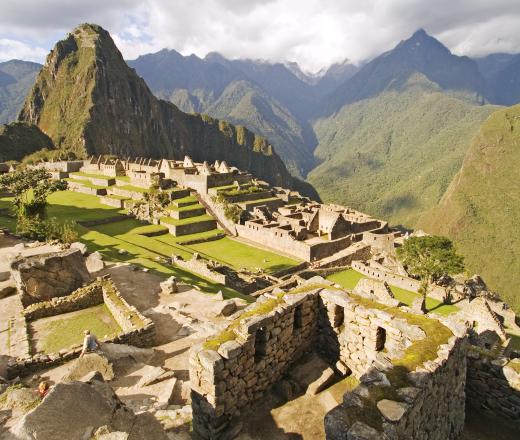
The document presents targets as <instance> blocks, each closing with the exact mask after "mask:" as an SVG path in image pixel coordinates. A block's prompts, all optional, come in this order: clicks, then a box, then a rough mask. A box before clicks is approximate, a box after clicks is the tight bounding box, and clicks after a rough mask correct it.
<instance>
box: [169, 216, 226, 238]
mask: <svg viewBox="0 0 520 440" xmlns="http://www.w3.org/2000/svg"><path fill="white" fill-rule="evenodd" d="M161 224H162V225H163V226H166V227H167V228H168V230H169V231H170V234H172V235H175V236H176V237H179V236H181V235H191V234H198V233H199V232H205V231H210V230H212V229H216V227H217V222H216V221H215V220H214V219H211V220H203V221H200V222H193V223H186V224H181V225H173V224H171V223H161Z"/></svg>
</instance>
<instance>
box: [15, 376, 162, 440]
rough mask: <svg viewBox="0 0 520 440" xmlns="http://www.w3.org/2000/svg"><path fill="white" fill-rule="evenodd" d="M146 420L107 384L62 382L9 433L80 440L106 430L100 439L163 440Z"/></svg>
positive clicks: (27, 438) (29, 438)
mask: <svg viewBox="0 0 520 440" xmlns="http://www.w3.org/2000/svg"><path fill="white" fill-rule="evenodd" d="M148 416H151V415H150V414H148ZM148 416H144V417H142V416H141V415H139V416H136V415H135V414H134V413H133V412H132V411H131V410H129V409H128V408H127V407H125V406H124V405H123V403H122V402H121V401H120V400H119V399H118V397H117V396H116V395H115V393H114V391H113V390H112V389H111V388H110V386H109V385H108V384H106V383H103V382H94V383H92V384H88V383H83V382H61V383H58V384H56V385H55V386H54V387H52V388H51V390H50V392H49V394H48V395H47V396H46V397H45V399H43V401H42V403H41V404H40V405H39V406H38V407H36V408H35V409H34V410H32V411H30V412H29V413H27V414H26V415H25V416H24V417H23V418H22V419H20V421H19V422H18V423H17V424H16V425H15V426H14V427H13V429H12V432H13V434H15V436H16V438H18V439H19V440H33V439H35V438H37V439H38V440H55V439H82V438H91V437H92V436H93V435H94V433H96V431H98V429H99V428H100V427H106V429H103V430H101V432H100V435H109V434H114V433H128V437H127V438H131V439H135V440H148V439H154V440H155V439H157V440H166V438H167V437H166V434H165V433H164V431H163V429H162V428H161V426H160V424H159V422H158V421H157V420H155V418H154V417H153V416H151V417H148ZM108 438H110V439H113V438H116V439H118V438H122V439H124V438H125V437H124V436H123V437H121V436H120V437H108Z"/></svg>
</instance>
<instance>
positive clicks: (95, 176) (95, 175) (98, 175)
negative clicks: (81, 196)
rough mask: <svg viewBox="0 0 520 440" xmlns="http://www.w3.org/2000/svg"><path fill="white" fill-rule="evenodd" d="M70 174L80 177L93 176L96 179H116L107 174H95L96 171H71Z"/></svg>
mask: <svg viewBox="0 0 520 440" xmlns="http://www.w3.org/2000/svg"><path fill="white" fill-rule="evenodd" d="M69 176H72V177H74V176H79V177H92V178H94V179H105V180H108V179H115V177H111V176H105V175H103V174H94V173H83V172H81V171H78V172H74V173H69Z"/></svg>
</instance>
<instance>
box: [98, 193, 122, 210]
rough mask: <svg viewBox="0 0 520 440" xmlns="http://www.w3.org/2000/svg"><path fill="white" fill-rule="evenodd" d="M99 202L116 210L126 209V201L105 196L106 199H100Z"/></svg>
mask: <svg viewBox="0 0 520 440" xmlns="http://www.w3.org/2000/svg"><path fill="white" fill-rule="evenodd" d="M99 201H100V202H101V203H102V204H103V205H107V206H113V207H114V208H118V209H123V208H124V207H125V199H119V198H115V197H110V196H104V197H100V199H99Z"/></svg>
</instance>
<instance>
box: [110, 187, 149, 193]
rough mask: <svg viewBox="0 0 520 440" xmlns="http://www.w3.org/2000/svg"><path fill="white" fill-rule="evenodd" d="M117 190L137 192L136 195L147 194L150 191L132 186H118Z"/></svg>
mask: <svg viewBox="0 0 520 440" xmlns="http://www.w3.org/2000/svg"><path fill="white" fill-rule="evenodd" d="M117 188H119V189H123V190H125V191H131V192H137V193H141V194H144V193H147V192H148V191H150V190H149V189H146V188H141V187H140V186H133V185H121V186H118V187H117Z"/></svg>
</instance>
